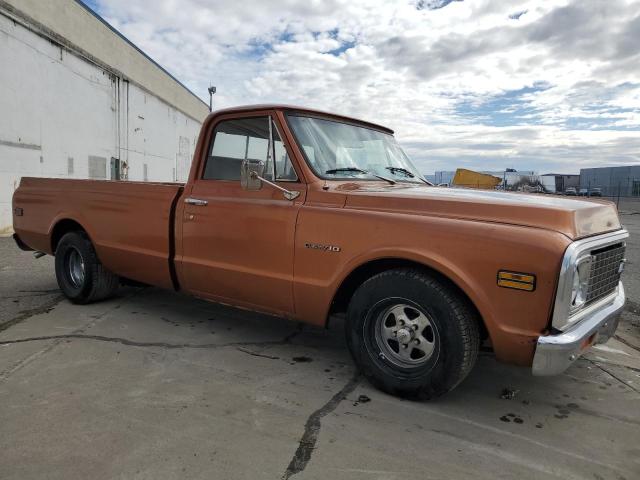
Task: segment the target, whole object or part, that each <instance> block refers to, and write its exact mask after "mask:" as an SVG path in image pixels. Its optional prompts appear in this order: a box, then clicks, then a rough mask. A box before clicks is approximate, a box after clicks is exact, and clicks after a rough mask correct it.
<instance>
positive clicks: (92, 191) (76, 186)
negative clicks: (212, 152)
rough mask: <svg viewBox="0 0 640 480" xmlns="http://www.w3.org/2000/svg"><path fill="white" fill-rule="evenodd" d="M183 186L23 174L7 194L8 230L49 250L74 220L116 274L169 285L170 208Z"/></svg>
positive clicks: (103, 261)
mask: <svg viewBox="0 0 640 480" xmlns="http://www.w3.org/2000/svg"><path fill="white" fill-rule="evenodd" d="M183 188H184V186H183V185H182V184H178V183H145V182H128V181H127V182H124V181H103V180H67V179H52V178H30V177H24V178H22V181H21V183H20V187H19V188H18V190H16V192H15V194H14V197H13V221H14V230H15V232H16V233H17V235H18V236H19V237H20V239H21V240H22V241H23V242H24V243H26V244H27V245H28V246H30V247H31V248H33V249H35V250H41V251H43V252H46V253H53V248H54V247H53V244H54V243H55V241H56V240H57V239H58V238H59V236H60V233H61V232H63V231H64V230H65V229H67V228H69V227H70V226H72V225H74V223H75V224H78V225H80V226H81V227H82V228H83V229H84V230H85V231H86V232H87V234H88V235H89V237H90V238H91V241H92V242H93V245H94V246H95V249H96V252H97V254H98V257H99V258H100V261H101V262H102V263H103V265H104V266H105V267H106V268H107V269H109V270H111V271H112V272H114V273H117V274H118V275H121V276H123V277H126V278H130V279H133V280H137V281H140V282H144V283H150V284H154V285H158V286H162V287H166V288H172V286H173V283H172V274H171V270H172V267H171V263H170V262H171V261H172V257H173V245H174V243H173V242H174V237H173V236H174V221H173V211H174V207H175V202H176V201H177V199H178V197H179V196H180V194H181V193H182V190H183Z"/></svg>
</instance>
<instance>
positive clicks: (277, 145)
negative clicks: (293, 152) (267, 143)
mask: <svg viewBox="0 0 640 480" xmlns="http://www.w3.org/2000/svg"><path fill="white" fill-rule="evenodd" d="M272 132H273V150H274V158H275V160H276V178H277V179H278V180H293V181H295V180H298V176H297V175H296V171H295V170H294V169H293V165H292V164H291V160H290V159H289V155H288V154H287V150H286V149H285V148H284V143H283V142H282V140H281V139H280V135H279V134H278V129H277V128H276V126H275V124H274V125H273V126H272Z"/></svg>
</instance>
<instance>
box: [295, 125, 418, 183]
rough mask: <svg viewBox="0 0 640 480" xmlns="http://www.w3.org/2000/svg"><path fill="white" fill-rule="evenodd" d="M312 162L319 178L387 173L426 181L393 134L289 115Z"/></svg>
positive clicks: (399, 179) (363, 177) (396, 178)
mask: <svg viewBox="0 0 640 480" xmlns="http://www.w3.org/2000/svg"><path fill="white" fill-rule="evenodd" d="M287 118H288V120H289V124H290V125H291V128H292V130H293V133H294V135H295V136H296V139H297V141H298V144H299V145H300V147H301V148H302V150H303V151H304V153H305V155H306V157H307V160H308V162H309V165H310V166H311V168H312V169H313V171H314V172H315V174H316V175H318V176H319V177H320V178H345V177H348V178H357V179H360V180H370V179H374V178H380V177H386V178H389V179H392V180H393V181H396V182H415V183H425V182H424V180H423V179H422V175H421V174H420V172H418V170H417V169H416V167H415V166H414V165H413V164H412V163H411V160H409V158H408V157H407V156H406V155H405V153H404V152H403V151H402V149H401V148H400V145H398V143H397V142H396V139H395V138H394V137H393V135H389V134H387V133H383V132H380V131H378V130H373V129H371V128H365V127H359V126H356V125H350V124H347V123H341V122H336V121H332V120H323V119H319V118H312V117H304V116H300V115H288V116H287Z"/></svg>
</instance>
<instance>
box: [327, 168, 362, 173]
mask: <svg viewBox="0 0 640 480" xmlns="http://www.w3.org/2000/svg"><path fill="white" fill-rule="evenodd" d="M340 172H358V173H367V174H368V173H369V172H367V171H366V170H362V169H361V168H356V167H344V168H331V169H329V170H326V171H325V172H324V173H329V174H331V173H340Z"/></svg>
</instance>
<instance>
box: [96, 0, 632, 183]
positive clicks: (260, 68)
mask: <svg viewBox="0 0 640 480" xmlns="http://www.w3.org/2000/svg"><path fill="white" fill-rule="evenodd" d="M87 3H88V4H89V5H90V6H91V7H92V8H93V9H94V10H96V11H97V12H98V13H99V14H100V15H102V16H103V17H104V18H105V19H106V20H107V21H108V22H110V23H111V24H112V25H113V26H114V27H116V28H117V29H118V30H120V31H121V32H122V33H123V34H124V35H126V36H127V37H128V38H129V39H130V40H131V41H133V42H134V43H135V44H137V45H138V46H139V47H140V48H142V49H143V50H144V51H145V52H146V53H147V54H149V55H150V56H151V57H152V58H154V59H155V60H156V61H157V62H158V63H160V64H161V65H163V66H164V67H165V68H166V69H167V70H168V71H170V72H171V73H172V74H173V75H175V76H176V77H177V78H178V79H180V80H181V81H182V82H183V83H185V84H186V85H187V86H188V87H189V88H190V89H191V90H193V91H194V92H196V93H197V94H198V95H200V96H201V97H202V98H203V99H204V100H206V101H207V102H208V94H207V90H206V89H207V87H208V85H209V84H210V83H212V84H213V85H216V86H217V88H218V93H217V94H216V96H215V108H220V107H227V106H233V105H242V104H251V103H264V102H283V103H289V104H297V105H304V106H311V107H318V108H321V109H324V110H331V111H336V112H340V113H344V114H348V115H352V116H356V117H360V118H365V119H370V120H373V121H375V122H378V123H382V124H384V125H387V126H389V127H391V128H393V129H394V130H395V131H396V135H397V137H398V139H399V140H400V141H401V143H402V145H403V146H404V147H405V149H406V150H407V153H408V154H409V155H410V156H411V157H412V158H413V160H414V162H415V163H416V164H417V165H418V166H419V168H420V169H421V170H422V171H423V172H425V173H433V172H434V171H435V170H453V169H455V168H456V167H467V168H476V169H483V170H488V169H495V170H498V169H502V168H505V167H512V168H516V169H519V170H537V171H538V172H539V173H548V172H551V171H553V172H567V173H572V172H575V173H577V172H578V170H579V169H580V168H581V167H582V168H584V167H590V166H605V165H629V164H638V163H640V0H553V1H551V0H538V1H519V0H404V1H395V2H394V1H390V0H379V1H377V2H374V1H371V0H368V1H364V0H301V1H295V0H269V1H255V2H250V1H242V0H239V1H231V0H157V1H155V2H153V3H150V2H148V1H147V0H91V1H88V2H87ZM151 5H152V6H151Z"/></svg>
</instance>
